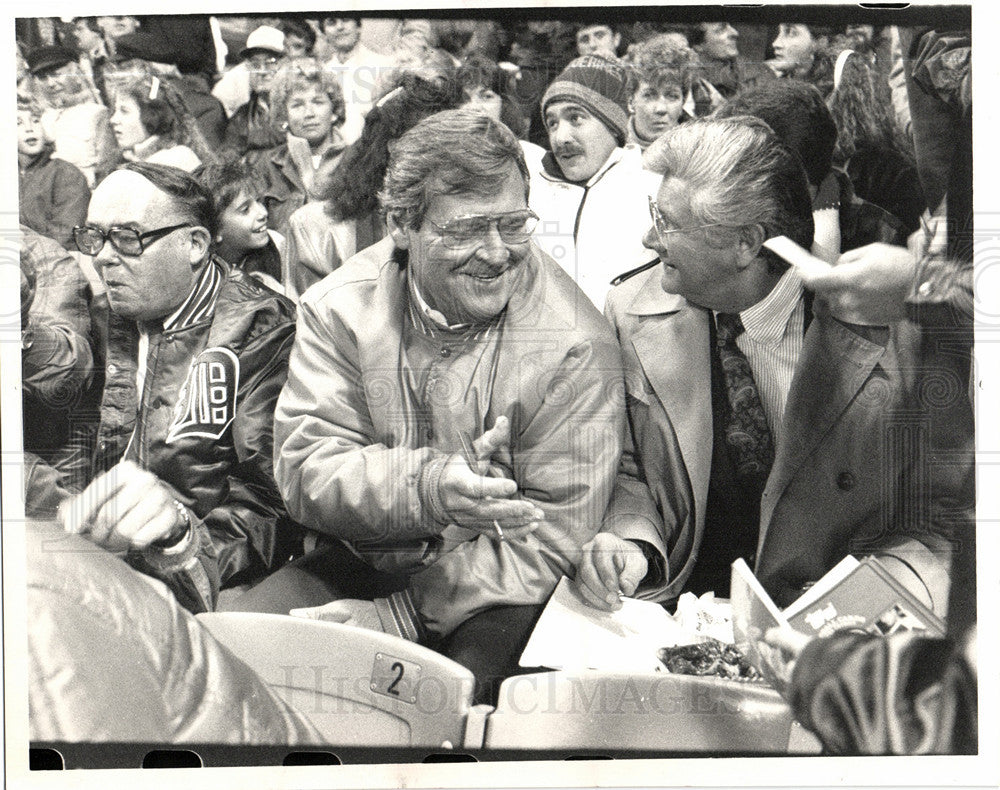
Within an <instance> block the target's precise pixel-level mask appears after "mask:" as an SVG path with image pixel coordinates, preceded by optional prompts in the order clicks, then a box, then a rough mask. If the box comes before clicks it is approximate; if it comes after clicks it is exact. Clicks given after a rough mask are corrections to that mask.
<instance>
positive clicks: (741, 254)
mask: <svg viewBox="0 0 1000 790" xmlns="http://www.w3.org/2000/svg"><path fill="white" fill-rule="evenodd" d="M765 241H767V232H766V231H765V230H764V226H763V225H761V224H760V223H759V222H758V223H754V224H753V225H746V226H744V227H742V228H740V240H739V247H738V250H737V253H736V265H737V268H740V269H745V268H746V267H747V266H749V265H750V264H751V263H753V262H754V261H755V260H756V259H757V256H758V255H759V254H760V248H761V247H762V246H763V245H764V242H765Z"/></svg>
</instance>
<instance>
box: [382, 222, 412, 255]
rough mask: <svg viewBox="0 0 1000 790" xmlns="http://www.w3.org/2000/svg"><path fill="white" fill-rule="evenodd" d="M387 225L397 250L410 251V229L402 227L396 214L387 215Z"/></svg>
mask: <svg viewBox="0 0 1000 790" xmlns="http://www.w3.org/2000/svg"><path fill="white" fill-rule="evenodd" d="M385 225H386V227H387V228H388V229H389V235H390V236H392V243H393V244H395V245H396V249H400V250H408V249H410V231H409V228H404V227H403V226H402V225H400V224H399V221H398V220H397V218H396V215H395V214H386V217H385Z"/></svg>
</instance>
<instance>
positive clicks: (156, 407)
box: [91, 258, 301, 612]
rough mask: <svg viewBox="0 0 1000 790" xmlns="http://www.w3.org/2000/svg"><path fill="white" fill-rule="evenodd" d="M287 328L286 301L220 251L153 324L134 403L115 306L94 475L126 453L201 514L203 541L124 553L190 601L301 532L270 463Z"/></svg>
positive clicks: (253, 573) (251, 570) (244, 577)
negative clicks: (172, 550)
mask: <svg viewBox="0 0 1000 790" xmlns="http://www.w3.org/2000/svg"><path fill="white" fill-rule="evenodd" d="M294 334H295V323H294V307H293V306H292V304H291V303H290V302H289V301H288V300H287V299H285V298H284V297H283V296H280V295H279V294H276V293H274V292H273V291H271V290H269V289H267V288H265V287H264V286H262V285H260V284H259V283H258V282H257V281H256V280H255V279H253V278H252V277H250V276H249V275H247V274H245V273H243V272H242V271H239V270H238V269H231V268H230V267H229V266H228V265H227V264H226V263H225V262H224V261H222V260H220V259H218V258H215V259H213V260H212V262H211V263H210V264H209V265H208V266H206V267H205V269H204V270H203V273H202V275H201V278H200V280H199V282H198V284H197V285H196V287H195V289H194V290H193V291H192V293H191V295H190V296H189V297H188V300H187V301H186V302H185V303H184V304H183V305H182V306H181V308H179V310H178V312H176V313H174V315H172V316H170V317H169V318H168V319H167V320H166V321H165V322H164V326H163V329H162V331H156V332H151V333H150V336H149V351H148V354H147V357H146V364H147V367H146V378H145V386H144V387H143V392H142V402H141V403H138V404H137V388H136V367H137V360H138V343H139V335H138V331H137V329H136V324H135V322H133V321H128V320H126V319H122V318H120V317H118V316H115V315H114V314H112V315H111V316H110V319H109V326H108V353H107V367H106V369H105V384H104V394H103V398H102V401H101V406H100V423H99V427H98V430H97V436H96V442H97V446H96V448H95V451H94V454H93V463H92V468H91V478H93V477H94V476H96V475H97V474H99V473H100V472H102V471H104V470H106V469H109V468H111V467H112V466H114V465H115V464H117V463H118V462H119V461H121V460H123V459H125V458H127V459H129V460H132V461H134V462H136V463H137V464H138V465H139V466H141V467H143V468H144V469H148V470H149V471H151V472H153V473H154V474H155V475H156V476H157V477H159V478H160V480H162V481H163V482H164V483H166V484H167V485H169V486H170V487H172V488H173V489H174V491H175V493H176V498H177V499H178V501H180V502H182V503H183V504H184V505H186V506H187V507H188V508H189V510H190V511H191V512H192V513H193V514H194V516H196V517H197V522H196V524H195V529H196V536H197V538H198V539H197V540H195V541H192V543H191V545H190V546H189V547H188V549H187V550H185V551H184V552H182V553H179V554H177V555H176V556H172V557H167V556H166V555H164V554H163V553H162V552H159V551H157V550H156V549H150V550H147V551H146V552H142V553H135V554H134V555H133V556H131V557H130V560H131V561H133V564H135V565H136V566H137V567H138V568H140V569H141V570H143V571H145V572H147V573H150V574H151V575H153V576H156V577H158V578H161V579H163V580H164V581H166V582H167V583H168V584H169V585H170V586H171V587H172V588H173V589H174V592H175V593H176V594H177V596H178V599H179V600H180V602H181V603H182V604H183V605H184V606H186V607H187V608H189V609H191V610H192V611H195V612H198V611H204V610H209V609H211V608H213V607H214V604H215V601H216V597H217V594H218V591H219V588H220V585H221V586H227V585H229V584H239V583H243V582H246V581H250V580H253V579H255V578H256V577H259V576H260V575H262V574H264V573H266V572H268V571H269V570H272V569H273V568H275V567H276V566H279V565H281V564H282V563H283V562H285V561H286V560H287V559H288V558H289V556H290V555H291V554H292V553H294V552H295V551H296V550H297V548H298V544H300V542H301V541H300V539H299V537H298V529H297V528H296V527H295V526H294V525H293V524H291V522H289V521H288V520H287V518H286V515H285V508H284V505H283V504H282V502H281V497H280V496H278V492H277V490H276V489H275V485H274V477H273V473H272V467H271V435H272V419H273V413H274V404H275V401H276V400H277V397H278V393H279V392H280V390H281V387H282V385H283V384H284V383H285V376H286V373H287V366H288V354H289V352H290V350H291V346H292V340H293V337H294ZM137 406H138V415H139V416H140V419H138V420H137V413H136V408H137ZM133 432H134V435H133ZM192 559H196V560H197V562H191V560H192Z"/></svg>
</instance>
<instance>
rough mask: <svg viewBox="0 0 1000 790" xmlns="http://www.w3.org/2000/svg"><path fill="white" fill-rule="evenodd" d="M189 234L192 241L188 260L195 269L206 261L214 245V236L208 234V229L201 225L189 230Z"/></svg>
mask: <svg viewBox="0 0 1000 790" xmlns="http://www.w3.org/2000/svg"><path fill="white" fill-rule="evenodd" d="M188 234H189V235H188V238H189V239H190V248H189V249H190V252H189V254H188V259H189V260H190V262H191V268H192V269H193V268H195V267H196V266H198V265H199V264H201V263H202V261H204V260H205V256H206V255H207V254H208V248H209V247H210V246H211V244H212V234H211V233H209V232H208V228H203V227H202V226H201V225H196V226H194V227H193V228H189V229H188Z"/></svg>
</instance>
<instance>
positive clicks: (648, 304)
mask: <svg viewBox="0 0 1000 790" xmlns="http://www.w3.org/2000/svg"><path fill="white" fill-rule="evenodd" d="M640 276H641V277H642V280H641V284H640V285H639V287H638V290H637V291H636V293H635V296H633V297H632V301H631V302H629V304H628V307H626V308H625V312H627V313H628V314H629V315H663V314H665V313H676V312H677V311H678V310H681V309H682V308H684V307H685V306H687V304H688V301H687V299H685V298H684V297H683V296H680V295H679V294H668V293H667V292H666V291H664V290H663V288H662V286H661V285H660V267H659V266H654V267H653V268H652V269H650V270H649V271H648V272H646V273H645V274H643V275H640Z"/></svg>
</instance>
